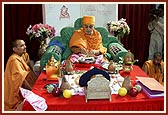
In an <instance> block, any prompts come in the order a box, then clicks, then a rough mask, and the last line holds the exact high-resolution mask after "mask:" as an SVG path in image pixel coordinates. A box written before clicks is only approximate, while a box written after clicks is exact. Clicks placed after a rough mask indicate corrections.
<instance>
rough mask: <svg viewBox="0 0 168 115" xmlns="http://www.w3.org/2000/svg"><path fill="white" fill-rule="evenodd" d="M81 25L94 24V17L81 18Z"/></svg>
mask: <svg viewBox="0 0 168 115" xmlns="http://www.w3.org/2000/svg"><path fill="white" fill-rule="evenodd" d="M83 24H92V25H94V24H95V17H94V16H83Z"/></svg>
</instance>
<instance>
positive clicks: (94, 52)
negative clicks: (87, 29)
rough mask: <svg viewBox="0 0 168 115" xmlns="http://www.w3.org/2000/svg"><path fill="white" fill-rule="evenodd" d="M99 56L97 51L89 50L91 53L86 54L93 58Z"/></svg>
mask: <svg viewBox="0 0 168 115" xmlns="http://www.w3.org/2000/svg"><path fill="white" fill-rule="evenodd" d="M99 54H100V52H99V50H91V51H90V52H89V53H88V55H89V56H90V57H94V56H97V55H99Z"/></svg>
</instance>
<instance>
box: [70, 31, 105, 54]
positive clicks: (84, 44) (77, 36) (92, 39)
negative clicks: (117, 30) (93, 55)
mask: <svg viewBox="0 0 168 115" xmlns="http://www.w3.org/2000/svg"><path fill="white" fill-rule="evenodd" d="M72 46H77V47H79V48H85V49H87V50H88V51H91V50H99V51H100V52H101V53H102V54H105V53H106V52H107V48H105V47H104V46H103V44H102V37H101V35H100V33H99V32H98V31H96V30H95V29H94V30H93V33H92V34H91V35H87V34H85V32H84V30H83V28H81V29H79V30H76V31H74V33H73V35H72V37H71V39H70V42H69V47H70V48H71V47H72Z"/></svg>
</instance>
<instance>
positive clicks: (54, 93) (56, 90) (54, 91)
mask: <svg viewBox="0 0 168 115" xmlns="http://www.w3.org/2000/svg"><path fill="white" fill-rule="evenodd" d="M60 94H61V90H60V88H58V87H55V88H54V89H53V90H52V95H53V96H54V97H58V96H59V95H60Z"/></svg>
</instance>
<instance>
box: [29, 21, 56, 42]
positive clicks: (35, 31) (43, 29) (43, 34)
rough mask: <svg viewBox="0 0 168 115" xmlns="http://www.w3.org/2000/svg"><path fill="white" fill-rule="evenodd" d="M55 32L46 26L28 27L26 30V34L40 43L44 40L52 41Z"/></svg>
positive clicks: (52, 28)
mask: <svg viewBox="0 0 168 115" xmlns="http://www.w3.org/2000/svg"><path fill="white" fill-rule="evenodd" d="M55 33H56V30H55V28H54V27H52V26H50V25H48V24H41V23H39V24H35V25H34V26H33V27H32V26H31V25H30V26H29V27H28V28H27V31H26V34H27V35H28V36H29V37H30V39H32V38H37V39H38V40H40V41H42V40H43V39H44V38H50V39H52V38H53V37H55Z"/></svg>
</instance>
